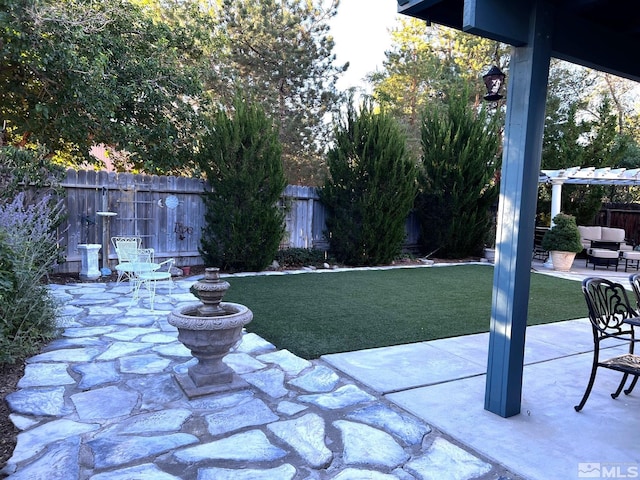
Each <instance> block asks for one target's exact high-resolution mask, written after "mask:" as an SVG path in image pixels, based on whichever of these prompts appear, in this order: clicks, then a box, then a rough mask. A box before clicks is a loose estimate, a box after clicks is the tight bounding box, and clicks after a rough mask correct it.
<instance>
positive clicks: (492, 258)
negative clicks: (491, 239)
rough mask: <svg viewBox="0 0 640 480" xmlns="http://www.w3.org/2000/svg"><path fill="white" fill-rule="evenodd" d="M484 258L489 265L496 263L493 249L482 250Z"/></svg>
mask: <svg viewBox="0 0 640 480" xmlns="http://www.w3.org/2000/svg"><path fill="white" fill-rule="evenodd" d="M484 258H486V259H487V261H489V262H490V263H495V261H496V249H495V248H485V249H484Z"/></svg>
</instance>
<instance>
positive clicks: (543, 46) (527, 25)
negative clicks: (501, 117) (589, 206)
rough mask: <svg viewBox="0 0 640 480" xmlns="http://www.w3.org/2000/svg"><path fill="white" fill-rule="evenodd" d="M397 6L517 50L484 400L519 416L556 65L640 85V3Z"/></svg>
mask: <svg viewBox="0 0 640 480" xmlns="http://www.w3.org/2000/svg"><path fill="white" fill-rule="evenodd" d="M397 1H398V12H399V13H403V14H406V15H410V16H413V17H417V18H421V19H424V20H426V21H427V22H434V23H439V24H442V25H447V26H450V27H454V28H457V29H459V30H464V31H466V32H469V33H473V34H476V35H480V36H483V37H487V38H491V39H494V40H499V41H501V42H505V43H508V44H510V45H512V47H513V48H512V53H511V61H510V65H509V71H508V76H509V79H508V80H509V81H508V86H509V88H508V91H507V113H506V120H505V133H504V148H503V156H502V176H501V182H500V201H499V206H498V226H497V232H496V264H495V270H494V280H493V297H492V307H491V322H490V335H489V356H488V357H489V358H488V361H487V379H486V386H485V402H484V406H485V409H486V410H488V411H490V412H493V413H495V414H497V415H500V416H502V417H510V416H512V415H517V414H519V413H520V408H521V401H522V375H523V369H524V347H525V332H526V328H527V315H528V303H529V285H530V281H531V252H532V250H533V238H534V226H535V214H536V203H537V194H538V182H539V180H540V162H541V155H542V137H543V133H544V122H545V101H546V95H547V83H548V77H549V64H550V61H551V57H555V58H559V59H562V60H567V61H570V62H573V63H576V64H579V65H584V66H587V67H591V68H595V69H597V70H601V71H604V72H609V73H612V74H615V75H619V76H622V77H626V78H629V79H632V80H635V81H640V62H638V61H637V51H636V50H637V45H638V44H639V43H640V2H638V1H637V0H518V1H514V0H397ZM478 81H480V79H478ZM574 180H576V181H577V178H575V179H574ZM552 183H553V182H552ZM561 185H562V183H561V180H560V179H559V178H558V179H556V185H554V187H555V188H560V187H561Z"/></svg>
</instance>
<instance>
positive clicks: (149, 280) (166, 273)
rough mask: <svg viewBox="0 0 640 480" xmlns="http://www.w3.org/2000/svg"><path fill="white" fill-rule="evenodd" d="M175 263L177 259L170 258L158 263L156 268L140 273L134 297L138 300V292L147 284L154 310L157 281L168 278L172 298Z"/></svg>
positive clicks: (137, 277)
mask: <svg viewBox="0 0 640 480" xmlns="http://www.w3.org/2000/svg"><path fill="white" fill-rule="evenodd" d="M174 263H175V259H173V258H170V259H168V260H165V261H164V262H161V263H158V264H156V265H157V266H158V268H157V269H156V268H154V270H151V271H144V272H140V273H138V275H137V276H136V280H135V281H136V292H135V295H134V298H135V299H136V300H137V299H138V298H139V295H138V292H139V290H140V288H141V287H142V285H144V286H145V288H146V289H147V291H148V292H149V303H150V304H151V310H152V311H153V307H154V302H155V298H156V283H157V282H161V281H165V280H168V281H169V299H171V291H172V289H173V280H172V278H171V269H172V268H173V264H174Z"/></svg>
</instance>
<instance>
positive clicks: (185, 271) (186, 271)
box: [180, 267, 191, 277]
mask: <svg viewBox="0 0 640 480" xmlns="http://www.w3.org/2000/svg"><path fill="white" fill-rule="evenodd" d="M180 268H181V269H182V274H183V275H184V276H185V277H186V276H188V275H190V274H191V267H180Z"/></svg>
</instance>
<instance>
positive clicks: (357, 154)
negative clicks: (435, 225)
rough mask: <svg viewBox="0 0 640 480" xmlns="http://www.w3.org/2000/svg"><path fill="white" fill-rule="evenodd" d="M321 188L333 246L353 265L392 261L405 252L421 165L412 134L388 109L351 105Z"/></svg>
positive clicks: (340, 258)
mask: <svg viewBox="0 0 640 480" xmlns="http://www.w3.org/2000/svg"><path fill="white" fill-rule="evenodd" d="M327 161H328V166H329V172H330V175H331V177H330V179H327V180H326V181H325V184H324V186H323V187H322V189H321V191H320V199H321V201H322V202H323V203H324V205H325V206H326V207H327V210H328V216H327V221H326V222H327V231H328V232H327V233H328V238H329V244H330V250H331V252H332V254H333V255H334V256H335V257H336V259H337V260H338V261H341V262H344V263H346V264H349V265H376V264H382V263H389V262H391V261H392V260H393V259H394V258H395V257H396V256H397V255H398V254H399V253H400V251H401V249H402V244H403V242H404V239H405V229H404V225H405V221H406V218H407V216H408V214H409V212H410V210H411V208H412V206H413V201H414V199H415V195H416V188H417V187H416V167H415V164H414V162H413V161H412V160H411V159H410V158H409V155H408V153H407V149H406V137H405V135H404V134H403V133H402V132H401V130H400V128H399V126H398V124H397V122H396V121H395V120H394V119H393V118H392V117H391V116H389V115H388V114H386V113H385V112H384V111H382V112H380V113H374V111H373V108H372V106H371V105H370V104H364V105H362V107H361V109H360V111H359V112H356V111H355V108H354V107H353V104H350V105H349V108H348V110H347V114H346V118H345V119H344V121H343V122H341V123H340V124H339V125H338V126H337V127H336V129H335V146H334V147H333V148H332V149H330V150H329V152H328V154H327Z"/></svg>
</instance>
